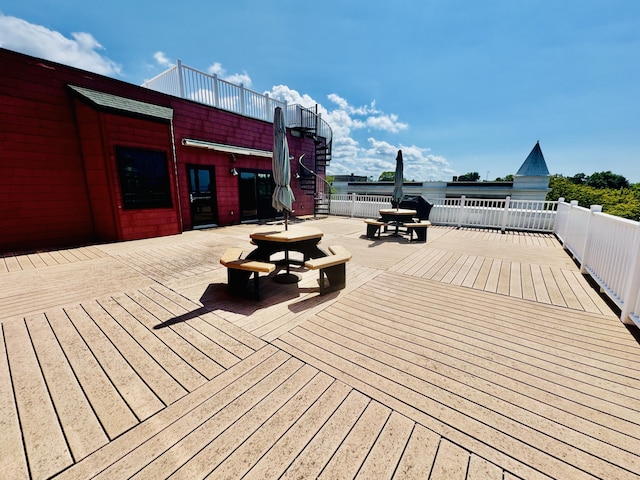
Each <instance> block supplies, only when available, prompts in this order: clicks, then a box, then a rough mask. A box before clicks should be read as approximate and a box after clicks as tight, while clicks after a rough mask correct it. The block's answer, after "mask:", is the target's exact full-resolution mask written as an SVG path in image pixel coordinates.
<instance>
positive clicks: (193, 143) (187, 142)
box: [182, 138, 273, 158]
mask: <svg viewBox="0 0 640 480" xmlns="http://www.w3.org/2000/svg"><path fill="white" fill-rule="evenodd" d="M182 145H184V146H185V147H196V148H204V149H207V150H215V151H216V152H225V153H233V154H234V155H251V156H254V157H265V158H272V157H273V152H271V151H268V150H258V149H256V148H247V147H238V146H236V145H225V144H223V143H214V142H207V141H204V140H193V139H191V138H183V139H182Z"/></svg>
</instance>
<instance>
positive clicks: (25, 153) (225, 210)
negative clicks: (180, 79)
mask: <svg viewBox="0 0 640 480" xmlns="http://www.w3.org/2000/svg"><path fill="white" fill-rule="evenodd" d="M288 140H289V149H290V153H291V155H292V156H294V157H295V158H296V159H297V158H299V157H300V156H301V155H302V154H304V155H305V158H306V159H311V160H312V162H314V163H313V164H312V165H310V166H309V169H310V170H313V171H314V172H315V173H319V174H320V175H323V174H324V166H325V165H326V163H323V165H322V166H321V167H318V165H316V160H315V159H316V158H318V144H319V143H321V142H325V143H326V139H321V140H318V138H316V137H314V135H313V134H312V132H310V131H309V130H308V129H296V128H294V129H290V130H289V132H288ZM322 145H323V146H324V148H325V151H326V150H327V147H326V145H324V143H323V144H322ZM272 148H273V124H272V123H271V122H268V121H263V120H258V119H255V118H250V117H247V116H244V115H239V114H237V113H232V112H229V111H225V110H221V109H217V108H213V107H211V106H207V105H203V104H201V103H197V102H194V101H190V100H186V99H183V98H178V97H175V96H171V95H166V94H163V93H159V92H156V91H153V90H150V89H148V88H143V87H140V86H136V85H132V84H129V83H125V82H122V81H119V80H115V79H113V78H108V77H104V76H101V75H97V74H94V73H90V72H86V71H83V70H79V69H75V68H72V67H68V66H65V65H60V64H57V63H53V62H50V61H47V60H42V59H38V58H34V57H29V56H26V55H22V54H19V53H16V52H12V51H9V50H6V49H0V252H7V251H14V250H21V251H23V250H31V249H44V248H54V247H62V246H72V245H78V244H87V243H93V242H110V241H121V240H133V239H139V238H148V237H154V236H162V235H172V234H177V233H180V232H182V231H184V230H190V229H193V228H198V227H202V226H210V225H229V224H233V223H239V222H241V221H254V220H261V219H269V218H274V216H275V215H276V212H275V211H274V210H273V209H272V208H271V192H272V190H273V180H272V178H271V150H272ZM329 150H330V148H329ZM307 161H308V160H307ZM320 163H322V162H320ZM309 176H311V175H310V172H309V170H307V169H305V168H303V167H300V165H299V164H298V163H297V162H294V161H292V179H294V180H292V185H291V187H292V189H293V191H294V194H295V196H296V202H295V203H294V210H295V214H296V215H307V214H313V213H314V208H315V206H314V195H313V192H309V191H308V190H307V189H306V188H308V187H305V185H307V186H308V184H309V183H308V182H304V178H308V177H309ZM298 177H302V180H303V181H302V182H301V181H300V180H298V179H297V178H298ZM314 178H315V177H314ZM312 183H316V182H312ZM310 193H311V194H310Z"/></svg>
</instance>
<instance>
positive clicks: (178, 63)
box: [176, 60, 184, 98]
mask: <svg viewBox="0 0 640 480" xmlns="http://www.w3.org/2000/svg"><path fill="white" fill-rule="evenodd" d="M176 67H178V68H177V69H178V93H179V94H180V95H179V96H180V98H184V78H183V76H182V61H180V60H176Z"/></svg>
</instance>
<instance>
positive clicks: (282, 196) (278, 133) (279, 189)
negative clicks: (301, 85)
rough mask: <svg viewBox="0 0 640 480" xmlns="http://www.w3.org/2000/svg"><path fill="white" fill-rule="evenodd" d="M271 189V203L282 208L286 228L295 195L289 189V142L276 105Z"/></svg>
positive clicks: (279, 110)
mask: <svg viewBox="0 0 640 480" xmlns="http://www.w3.org/2000/svg"><path fill="white" fill-rule="evenodd" d="M272 169H273V180H274V181H275V184H276V188H275V190H274V191H273V197H272V200H271V205H272V206H273V208H275V209H276V211H278V212H281V211H282V210H284V228H285V230H288V228H289V225H288V216H289V212H291V211H292V209H293V202H294V201H295V197H294V195H293V191H292V190H291V185H290V183H291V166H290V163H289V144H288V143H287V130H286V127H285V123H284V113H283V111H282V108H280V107H276V109H275V112H274V115H273V164H272Z"/></svg>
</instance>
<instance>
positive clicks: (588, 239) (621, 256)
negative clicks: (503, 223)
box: [554, 199, 640, 326]
mask: <svg viewBox="0 0 640 480" xmlns="http://www.w3.org/2000/svg"><path fill="white" fill-rule="evenodd" d="M560 200H561V201H560V202H558V213H557V217H556V226H555V230H554V231H555V233H556V235H557V236H558V238H559V239H560V241H561V242H562V244H563V245H564V247H565V248H566V249H567V250H568V251H570V252H571V253H572V254H573V256H574V258H575V259H576V260H577V261H578V263H579V264H580V270H581V271H582V273H585V274H589V275H590V276H591V277H592V278H593V279H594V280H595V282H596V283H597V284H598V285H599V286H600V289H601V290H602V292H604V293H606V294H607V296H608V297H609V298H610V299H611V300H612V301H613V302H614V303H615V304H616V305H617V306H618V307H619V308H620V320H622V322H624V323H626V324H634V323H635V324H636V325H638V326H640V222H636V221H633V220H627V219H624V218H620V217H615V216H613V215H608V214H606V213H602V207H600V206H599V205H594V206H592V207H591V209H587V208H584V207H579V206H578V202H576V201H573V202H571V203H566V202H564V201H562V200H563V199H560Z"/></svg>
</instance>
